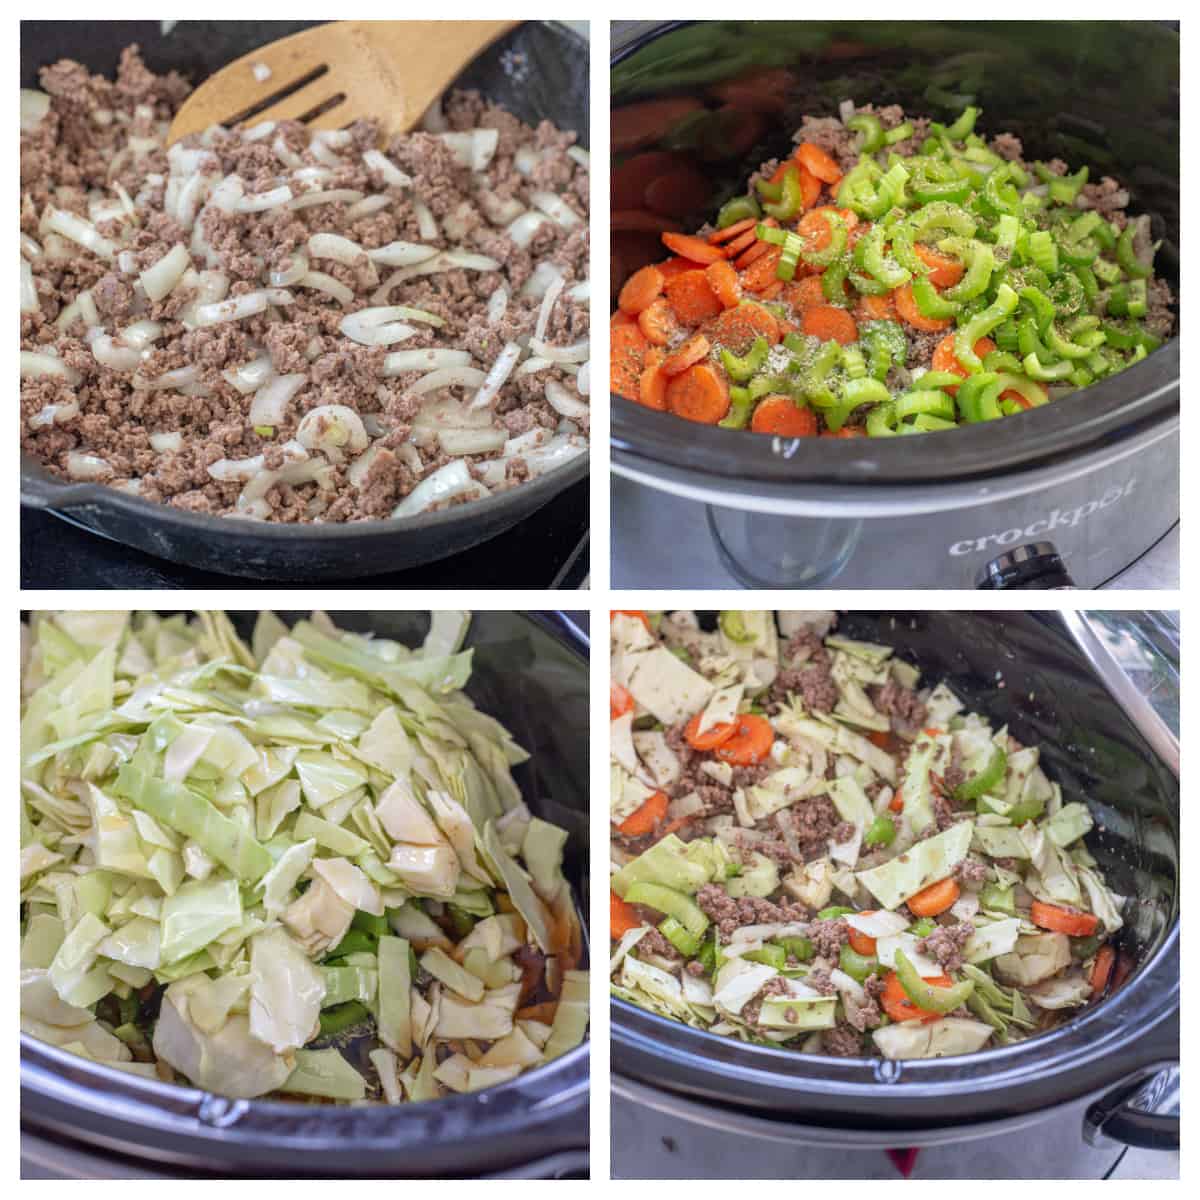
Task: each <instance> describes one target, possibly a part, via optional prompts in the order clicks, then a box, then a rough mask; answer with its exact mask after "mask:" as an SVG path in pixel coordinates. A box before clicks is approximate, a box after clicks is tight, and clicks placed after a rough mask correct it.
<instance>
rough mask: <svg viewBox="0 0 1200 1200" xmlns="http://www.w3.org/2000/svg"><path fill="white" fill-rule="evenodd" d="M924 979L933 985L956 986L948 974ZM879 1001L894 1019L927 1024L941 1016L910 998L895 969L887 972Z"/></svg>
mask: <svg viewBox="0 0 1200 1200" xmlns="http://www.w3.org/2000/svg"><path fill="white" fill-rule="evenodd" d="M924 981H925V982H926V983H928V984H930V985H931V986H932V987H953V986H954V980H953V979H951V978H949V976H946V975H929V976H925V977H924ZM879 1003H880V1004H881V1005H882V1006H883V1011H884V1012H885V1013H887V1015H888V1016H889V1017H891V1018H892V1020H893V1021H921V1022H923V1023H926V1024H927V1023H928V1022H930V1021H937V1020H939V1019H940V1018H941V1013H935V1012H930V1011H929V1010H928V1009H924V1008H918V1007H917V1005H915V1004H914V1003H913V1002H912V1001H911V1000H910V999H909V998H908V993H907V992H906V991H905V990H904V985H903V984H902V983H901V982H900V977H899V976H898V975H897V974H896V972H895V971H889V972H888V973H887V978H886V980H884V985H883V995H881V996H880V997H879Z"/></svg>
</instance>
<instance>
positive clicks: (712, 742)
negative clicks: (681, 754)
mask: <svg viewBox="0 0 1200 1200" xmlns="http://www.w3.org/2000/svg"><path fill="white" fill-rule="evenodd" d="M703 715H704V714H703V713H697V714H696V715H695V716H694V717H693V718H692V719H691V720H690V721H689V722H688V723H687V726H686V727H685V728H684V731H683V736H684V737H685V738H687V743H688V745H689V746H691V748H692V749H693V750H715V749H716V748H717V747H718V746H720V745H721V744H722V743H723V742H727V741H729V739H730V738H731V737H733V735H734V734H735V733H737V722H736V721H718V722H717V723H716V724H715V725H712V726H710V727H709V728H708V729H706V730H705V731H704V732H703V733H701V732H700V718H701V717H702V716H703Z"/></svg>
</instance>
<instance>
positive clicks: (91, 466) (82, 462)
mask: <svg viewBox="0 0 1200 1200" xmlns="http://www.w3.org/2000/svg"><path fill="white" fill-rule="evenodd" d="M112 473H113V469H112V467H110V466H109V465H108V463H106V462H105V461H104V459H102V458H101V457H100V456H99V455H97V454H84V453H83V452H82V451H80V450H72V451H70V452H69V453H68V454H67V475H68V476H69V477H70V478H71V479H81V480H87V481H91V480H95V479H107V478H109V477H110V476H111V475H112Z"/></svg>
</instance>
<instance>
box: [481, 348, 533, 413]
mask: <svg viewBox="0 0 1200 1200" xmlns="http://www.w3.org/2000/svg"><path fill="white" fill-rule="evenodd" d="M521 354H522V350H521V347H520V345H519V344H518V343H517V342H508V343H506V344H505V346H504V349H502V350H501V351H500V353H499V354H498V355H497V356H496V361H495V362H494V363H492V366H491V370H489V371H488V373H487V376H486V378H485V379H484V381H483V386H482V387H481V388H480V389H479V391H478V392H476V393H475V398H474V399H473V400H472V401H471V407H472V408H486V407H487V406H488V405H489V404H490V403H491V402H492V401H493V400H494V399H495V398H496V396H497V395H499V393H500V389H501V388H502V387H503V386H504V385H505V384H506V383H507V382H508V377H509V376H510V375H511V374H512V372H513V367H515V366H516V365H517V359H519V358H520V357H521Z"/></svg>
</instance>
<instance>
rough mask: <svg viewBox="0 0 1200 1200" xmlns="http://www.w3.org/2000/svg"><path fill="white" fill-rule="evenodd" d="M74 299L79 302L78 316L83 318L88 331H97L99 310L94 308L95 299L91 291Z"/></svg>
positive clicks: (99, 322) (81, 293)
mask: <svg viewBox="0 0 1200 1200" xmlns="http://www.w3.org/2000/svg"><path fill="white" fill-rule="evenodd" d="M76 299H77V300H78V301H79V315H80V316H81V317H82V318H83V323H84V324H85V325H86V326H87V327H88V329H99V328H100V325H101V321H100V310H99V309H98V308H97V307H96V299H95V297H94V296H93V295H92V292H91V289H90V288H89V289H88V290H87V291H84V292H80V293H79V295H78V296H77V297H76Z"/></svg>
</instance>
